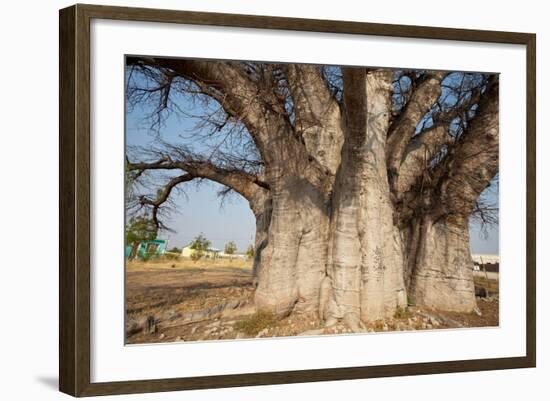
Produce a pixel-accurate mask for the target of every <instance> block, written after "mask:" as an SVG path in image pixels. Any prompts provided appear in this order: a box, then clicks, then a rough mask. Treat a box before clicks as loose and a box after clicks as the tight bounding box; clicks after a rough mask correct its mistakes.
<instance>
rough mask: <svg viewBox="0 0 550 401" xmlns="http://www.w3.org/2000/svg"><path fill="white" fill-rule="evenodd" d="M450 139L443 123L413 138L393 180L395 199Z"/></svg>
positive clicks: (401, 194) (412, 183)
mask: <svg viewBox="0 0 550 401" xmlns="http://www.w3.org/2000/svg"><path fill="white" fill-rule="evenodd" d="M451 141H452V138H451V137H450V136H449V134H448V132H447V127H446V126H443V125H437V126H433V127H431V128H428V129H426V130H425V131H423V132H421V133H420V134H418V135H417V136H415V137H414V138H413V140H412V141H411V142H410V143H409V144H408V145H407V148H406V149H405V152H404V154H403V162H402V163H401V166H400V169H399V175H398V177H397V180H396V181H395V188H394V190H395V195H396V198H397V200H399V199H401V197H402V196H403V194H404V193H405V192H407V191H409V190H410V189H411V187H412V186H413V185H414V184H415V183H416V182H417V181H418V179H419V177H421V176H422V174H423V173H424V171H426V170H427V169H428V167H429V163H430V161H431V160H432V159H433V158H434V156H436V155H437V154H438V152H440V151H441V149H442V147H443V146H444V145H445V144H448V143H450V142H451Z"/></svg>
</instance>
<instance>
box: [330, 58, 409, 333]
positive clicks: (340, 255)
mask: <svg viewBox="0 0 550 401" xmlns="http://www.w3.org/2000/svg"><path fill="white" fill-rule="evenodd" d="M343 79H344V88H345V92H344V96H345V97H344V110H345V119H344V124H345V139H346V140H345V142H344V146H343V149H342V162H341V165H340V169H339V171H338V174H337V176H336V183H335V187H334V195H333V210H332V224H331V234H332V238H331V243H330V246H331V252H330V255H331V259H330V261H329V266H328V271H327V273H328V277H329V278H330V280H331V290H332V293H331V295H332V297H331V300H330V303H329V311H328V316H329V319H328V320H327V324H329V325H330V324H332V323H333V322H334V321H335V320H337V319H343V320H344V321H345V322H346V323H347V325H348V326H349V327H351V328H352V329H354V330H358V329H359V328H360V326H361V322H368V321H371V320H376V319H380V318H383V317H387V316H389V315H393V313H394V312H395V310H396V308H397V307H399V306H405V302H406V295H405V287H404V282H403V277H404V276H403V255H402V251H403V249H402V244H401V240H400V237H399V233H398V231H397V230H396V228H395V227H394V224H393V221H394V219H393V206H392V203H391V200H390V192H389V184H388V178H387V169H386V158H385V141H386V133H387V128H388V125H389V119H390V113H391V99H390V96H391V92H390V90H391V71H381V70H375V71H368V72H366V71H365V70H364V69H354V68H349V69H348V68H346V69H344V73H343Z"/></svg>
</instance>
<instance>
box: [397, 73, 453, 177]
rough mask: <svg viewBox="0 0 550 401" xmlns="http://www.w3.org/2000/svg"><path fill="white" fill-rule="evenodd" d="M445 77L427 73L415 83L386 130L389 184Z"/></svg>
mask: <svg viewBox="0 0 550 401" xmlns="http://www.w3.org/2000/svg"><path fill="white" fill-rule="evenodd" d="M446 75H447V73H446V72H441V71H436V72H427V73H425V74H423V75H422V76H421V78H419V82H416V83H415V86H414V90H413V92H412V94H411V95H410V98H409V99H408V101H407V103H406V104H405V106H404V107H403V109H402V110H401V112H400V114H399V115H398V117H397V118H396V119H395V120H394V121H393V123H392V125H391V127H390V129H389V130H388V140H387V145H386V162H387V165H388V170H389V171H390V176H391V177H392V178H393V179H392V180H390V181H391V182H390V183H391V184H394V183H395V182H394V181H395V177H396V176H397V175H399V167H400V166H401V162H402V160H403V155H404V153H405V150H406V148H407V145H408V144H409V142H410V141H411V139H412V137H413V135H414V133H415V131H416V127H417V126H418V124H419V123H420V122H421V121H422V119H423V118H424V116H425V115H426V113H427V112H428V111H429V110H430V109H431V108H432V106H433V105H434V103H435V102H436V101H437V99H438V98H439V95H440V94H441V85H440V84H441V81H442V80H443V78H445V76H446Z"/></svg>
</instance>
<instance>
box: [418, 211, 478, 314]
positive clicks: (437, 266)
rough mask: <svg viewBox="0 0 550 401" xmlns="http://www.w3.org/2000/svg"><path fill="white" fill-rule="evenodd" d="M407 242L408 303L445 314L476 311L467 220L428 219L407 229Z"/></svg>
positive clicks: (425, 218) (420, 220) (423, 219)
mask: <svg viewBox="0 0 550 401" xmlns="http://www.w3.org/2000/svg"><path fill="white" fill-rule="evenodd" d="M411 230H412V231H413V232H414V234H413V238H411V239H410V242H409V251H410V254H408V266H407V267H408V268H407V272H408V280H407V282H408V283H409V300H410V302H411V303H413V304H416V305H422V306H427V307H430V308H437V309H442V310H447V311H455V312H471V311H472V310H474V309H475V308H476V300H475V292H474V281H473V262H472V259H471V256H470V236H469V227H468V220H467V219H463V218H462V219H460V220H459V221H453V219H451V218H449V219H447V220H440V221H434V219H433V218H432V217H430V216H427V217H424V218H422V219H419V220H417V221H415V222H414V223H413V224H412V225H411Z"/></svg>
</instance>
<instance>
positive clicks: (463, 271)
mask: <svg viewBox="0 0 550 401" xmlns="http://www.w3.org/2000/svg"><path fill="white" fill-rule="evenodd" d="M535 113H536V106H535V35H534V34H528V33H511V32H494V31H475V30H463V29H449V28H433V27H418V26H401V25H385V24H370V23H358V22H344V21H322V20H309V19H295V18H282V17H265V16H250V15H231V14H216V13H201V12H187V11H168V10H153V9H137V8H122V7H106V6H94V5H75V6H72V7H69V8H66V9H63V10H61V11H60V390H61V391H63V392H65V393H68V394H71V395H74V396H91V395H104V394H121V393H139V392H154V391H171V390H185V389H200V388H216V387H231V386H247V385H261V384H278V383H295V382H309V381H323V380H342V379H359V378H373V377H385V376H398V375H417V374H431V373H442V372H461V371H475V370H489V369H510V368H525V367H534V366H535V360H536V348H535V344H536V338H535V332H536V314H535V298H536V294H535V282H536V280H535V244H536V241H535V240H536V239H535Z"/></svg>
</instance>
